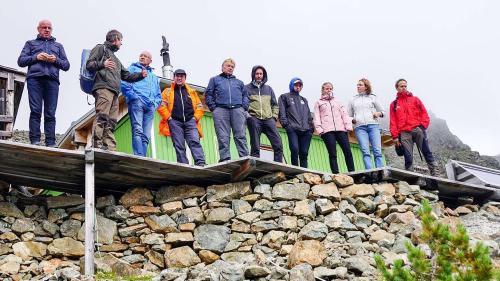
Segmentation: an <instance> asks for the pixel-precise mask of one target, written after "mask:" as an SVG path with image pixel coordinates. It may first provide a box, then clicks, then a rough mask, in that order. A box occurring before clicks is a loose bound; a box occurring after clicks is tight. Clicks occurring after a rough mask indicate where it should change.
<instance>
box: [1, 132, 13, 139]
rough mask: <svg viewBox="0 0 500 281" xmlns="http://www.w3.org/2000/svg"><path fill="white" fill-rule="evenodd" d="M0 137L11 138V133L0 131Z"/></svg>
mask: <svg viewBox="0 0 500 281" xmlns="http://www.w3.org/2000/svg"><path fill="white" fill-rule="evenodd" d="M0 137H5V138H11V137H12V131H0Z"/></svg>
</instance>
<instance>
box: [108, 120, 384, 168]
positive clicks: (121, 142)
mask: <svg viewBox="0 0 500 281" xmlns="http://www.w3.org/2000/svg"><path fill="white" fill-rule="evenodd" d="M160 120H161V117H160V116H159V114H158V113H156V114H155V119H154V124H153V128H154V129H155V135H154V137H155V143H156V158H157V159H161V160H167V161H174V162H175V161H176V156H175V150H174V147H173V145H172V140H171V138H167V137H165V136H162V135H160V134H159V133H158V125H159V123H160ZM201 122H202V128H203V138H202V139H201V143H202V146H203V150H204V152H205V158H206V163H207V164H213V163H216V162H217V161H218V159H219V157H218V150H217V137H216V135H215V129H214V126H213V119H212V113H210V112H205V116H204V117H203V118H202V121H201ZM278 131H279V134H280V136H281V139H282V141H283V150H284V156H285V159H286V161H287V163H290V162H289V161H290V149H289V146H288V137H287V135H286V132H285V130H284V129H282V128H278ZM115 137H116V142H117V150H118V151H121V152H125V153H130V154H132V130H131V127H130V119H129V117H128V115H127V116H124V117H123V118H122V119H121V120H120V122H119V123H118V125H117V127H116V131H115ZM247 142H248V146H249V148H250V140H249V136H248V133H247ZM261 143H262V144H267V145H270V142H269V140H268V139H267V137H266V136H264V135H262V137H261ZM351 150H352V154H353V158H354V165H355V168H356V170H363V169H364V165H363V155H362V154H361V150H360V149H359V146H358V145H357V144H351ZM151 154H152V151H151V144H150V145H149V147H148V156H149V157H151ZM337 155H338V156H337V159H338V163H339V169H340V172H347V166H346V164H345V161H344V154H343V153H342V150H341V149H340V147H339V146H338V145H337ZM188 157H191V155H188ZM231 157H232V159H237V157H238V153H237V150H236V146H235V144H234V142H232V141H231ZM308 160H309V168H311V169H313V170H318V171H324V172H330V164H329V161H328V151H327V150H326V147H325V144H324V143H323V140H322V139H321V137H319V136H316V135H315V136H313V138H312V141H311V146H310V148H309V158H308ZM372 161H373V157H372ZM384 163H385V158H384Z"/></svg>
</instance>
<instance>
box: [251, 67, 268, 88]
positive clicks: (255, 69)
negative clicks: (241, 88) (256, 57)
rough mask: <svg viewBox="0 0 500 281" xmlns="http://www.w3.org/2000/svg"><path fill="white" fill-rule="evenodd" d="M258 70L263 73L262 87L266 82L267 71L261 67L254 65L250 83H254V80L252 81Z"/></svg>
mask: <svg viewBox="0 0 500 281" xmlns="http://www.w3.org/2000/svg"><path fill="white" fill-rule="evenodd" d="M259 68H260V69H262V72H264V78H263V79H262V85H264V84H266V82H267V70H266V69H265V68H264V67H263V66H262V65H256V66H254V67H252V82H255V79H254V77H255V72H256V71H257V69H259ZM252 84H255V83H252Z"/></svg>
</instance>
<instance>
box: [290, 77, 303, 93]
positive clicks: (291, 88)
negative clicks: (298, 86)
mask: <svg viewBox="0 0 500 281" xmlns="http://www.w3.org/2000/svg"><path fill="white" fill-rule="evenodd" d="M297 80H300V81H301V82H302V85H304V81H302V79H300V78H299V77H293V78H292V80H290V84H288V89H290V92H294V90H293V83H295V81H297Z"/></svg>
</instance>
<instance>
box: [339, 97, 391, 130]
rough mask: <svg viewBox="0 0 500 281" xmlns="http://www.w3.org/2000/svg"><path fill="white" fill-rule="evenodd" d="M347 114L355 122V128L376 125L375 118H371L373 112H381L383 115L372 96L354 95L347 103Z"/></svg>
mask: <svg viewBox="0 0 500 281" xmlns="http://www.w3.org/2000/svg"><path fill="white" fill-rule="evenodd" d="M347 112H348V114H349V116H350V117H352V118H353V120H355V124H354V127H355V128H356V127H359V126H363V125H369V124H378V120H377V118H373V113H375V112H382V114H383V115H385V112H384V110H383V109H382V107H381V106H380V104H379V103H378V102H377V99H376V97H375V95H374V94H369V95H367V94H357V95H355V96H354V97H353V98H352V99H351V100H350V101H349V105H348V106H347ZM383 115H382V117H383Z"/></svg>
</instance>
